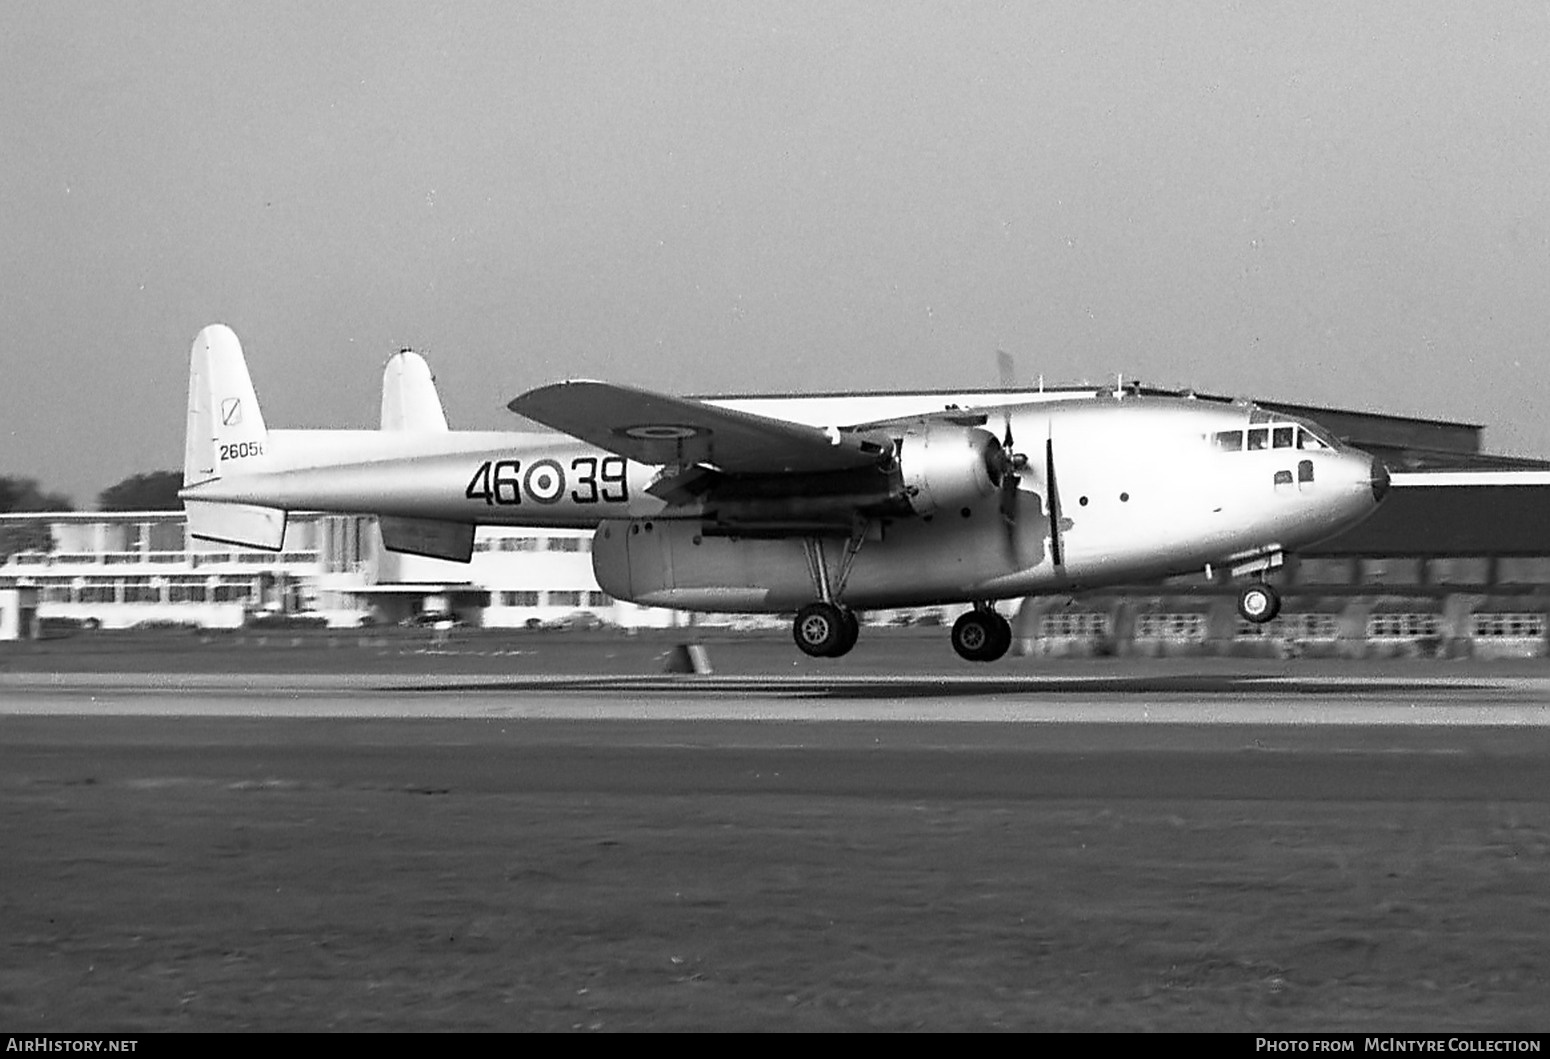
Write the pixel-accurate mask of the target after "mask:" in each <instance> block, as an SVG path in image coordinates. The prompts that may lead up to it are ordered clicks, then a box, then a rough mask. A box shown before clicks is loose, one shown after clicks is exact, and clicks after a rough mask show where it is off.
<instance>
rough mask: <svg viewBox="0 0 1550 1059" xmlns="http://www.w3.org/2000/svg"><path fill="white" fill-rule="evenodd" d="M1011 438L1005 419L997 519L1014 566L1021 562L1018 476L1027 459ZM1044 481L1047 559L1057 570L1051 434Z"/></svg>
mask: <svg viewBox="0 0 1550 1059" xmlns="http://www.w3.org/2000/svg"><path fill="white" fill-rule="evenodd" d="M1014 444H1015V443H1014V441H1013V438H1012V417H1011V416H1010V415H1008V416H1007V419H1006V434H1005V436H1004V437H1003V439H1002V442H1001V494H1000V507H1001V519H1002V522H1003V523H1005V525H1006V546H1007V552H1008V553H1009V554H1010V555H1011V556H1012V557H1013V559H1014V560H1016V561H1017V562H1018V563H1021V562H1022V558H1021V556H1020V555H1019V554H1018V548H1017V545H1018V535H1017V518H1018V502H1019V498H1018V492H1019V490H1020V489H1021V486H1022V476H1021V475H1020V474H1019V473H1018V472H1019V471H1022V470H1023V469H1025V468H1026V467H1027V466H1028V457H1027V455H1025V454H1024V453H1020V452H1017V451H1016V449H1015V447H1014ZM1044 482H1045V491H1046V496H1045V500H1044V506H1045V509H1046V512H1047V514H1048V515H1049V548H1050V559H1051V560H1052V561H1053V563H1054V564H1055V565H1056V566H1057V567H1058V566H1062V565H1064V563H1065V551H1064V546H1063V543H1062V541H1061V539H1060V489H1059V487H1058V486H1057V485H1056V481H1055V437H1054V435H1053V434H1051V435H1050V436H1049V437H1048V438H1046V439H1045V441H1044Z"/></svg>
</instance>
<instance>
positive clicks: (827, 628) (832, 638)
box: [791, 603, 855, 658]
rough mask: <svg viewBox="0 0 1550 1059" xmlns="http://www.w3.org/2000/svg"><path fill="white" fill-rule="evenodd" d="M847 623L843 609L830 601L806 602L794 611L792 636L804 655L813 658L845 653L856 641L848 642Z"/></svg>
mask: <svg viewBox="0 0 1550 1059" xmlns="http://www.w3.org/2000/svg"><path fill="white" fill-rule="evenodd" d="M848 629H849V624H848V623H847V622H846V620H845V612H844V611H843V610H841V609H840V608H839V607H836V606H835V605H834V604H832V603H809V604H808V605H807V606H805V607H803V608H802V609H801V610H799V611H797V619H796V621H794V622H792V624H791V635H792V638H793V639H795V640H796V642H797V646H798V647H800V648H801V649H802V653H803V654H809V655H812V656H813V657H814V658H832V657H834V656H835V655H837V654H844V653H845V652H846V651H848V650H850V648H851V646H852V645H853V644H854V643H855V640H854V639H850V640H849V642H847V633H848Z"/></svg>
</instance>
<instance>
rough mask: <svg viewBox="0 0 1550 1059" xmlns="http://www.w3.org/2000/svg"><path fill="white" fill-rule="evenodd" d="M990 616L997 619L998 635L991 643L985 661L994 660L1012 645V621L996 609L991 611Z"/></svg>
mask: <svg viewBox="0 0 1550 1059" xmlns="http://www.w3.org/2000/svg"><path fill="white" fill-rule="evenodd" d="M990 616H991V617H992V618H995V619H996V621H995V625H996V630H995V631H996V637H995V640H994V641H992V643H991V645H990V651H989V653H988V654H986V655H985V661H987V662H994V661H996V660H997V659H998V658H1000V657H1001V656H1002V655H1004V654H1006V653H1007V651H1008V650H1009V649H1010V648H1011V646H1012V623H1011V622H1009V621H1007V620H1006V618H1004V617H1002V616H1001V615H1000V614H998V613H997V612H996V611H991V612H990Z"/></svg>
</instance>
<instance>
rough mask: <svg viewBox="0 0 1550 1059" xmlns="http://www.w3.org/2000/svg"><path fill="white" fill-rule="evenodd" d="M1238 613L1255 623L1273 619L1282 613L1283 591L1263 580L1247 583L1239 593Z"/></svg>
mask: <svg viewBox="0 0 1550 1059" xmlns="http://www.w3.org/2000/svg"><path fill="white" fill-rule="evenodd" d="M1238 613H1239V614H1241V615H1243V617H1244V619H1245V620H1247V621H1251V622H1253V623H1254V624H1255V625H1263V624H1265V622H1267V621H1272V620H1274V618H1275V616H1276V615H1277V614H1279V613H1281V593H1279V592H1277V591H1276V590H1275V589H1274V588H1272V587H1271V586H1270V585H1267V584H1265V583H1264V582H1263V581H1260V582H1256V583H1254V584H1252V585H1245V586H1244V587H1243V591H1242V592H1239V593H1238Z"/></svg>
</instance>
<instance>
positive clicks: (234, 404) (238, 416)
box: [221, 397, 242, 427]
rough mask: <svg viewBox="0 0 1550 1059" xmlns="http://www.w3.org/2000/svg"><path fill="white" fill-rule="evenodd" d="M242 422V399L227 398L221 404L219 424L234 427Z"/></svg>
mask: <svg viewBox="0 0 1550 1059" xmlns="http://www.w3.org/2000/svg"><path fill="white" fill-rule="evenodd" d="M241 422H242V398H240V397H228V398H226V399H225V400H224V401H222V402H221V423H222V425H224V426H228V427H234V426H236V425H237V424H239V423H241Z"/></svg>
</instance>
